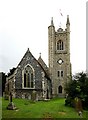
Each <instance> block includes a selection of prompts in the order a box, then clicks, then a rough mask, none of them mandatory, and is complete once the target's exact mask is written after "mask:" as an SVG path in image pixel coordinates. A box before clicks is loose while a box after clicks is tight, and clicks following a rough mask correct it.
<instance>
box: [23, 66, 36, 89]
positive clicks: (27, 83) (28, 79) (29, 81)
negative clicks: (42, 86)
mask: <svg viewBox="0 0 88 120" xmlns="http://www.w3.org/2000/svg"><path fill="white" fill-rule="evenodd" d="M25 87H26V88H33V87H34V75H33V69H32V68H31V67H30V66H29V65H28V66H27V67H25V69H24V88H25Z"/></svg>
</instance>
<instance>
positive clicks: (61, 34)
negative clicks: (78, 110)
mask: <svg viewBox="0 0 88 120" xmlns="http://www.w3.org/2000/svg"><path fill="white" fill-rule="evenodd" d="M48 61H49V66H48V67H47V65H46V64H45V62H44V61H43V59H42V58H41V55H40V56H39V59H38V60H37V59H36V58H35V57H34V56H33V55H32V53H31V51H30V50H29V48H28V50H27V51H26V53H25V55H24V56H23V58H22V59H21V61H20V62H19V64H18V65H17V67H16V68H15V69H14V71H13V72H12V73H11V74H8V76H7V79H6V85H5V95H9V94H10V93H12V95H13V97H16V98H27V99H35V100H44V99H50V98H52V97H64V96H65V95H66V92H65V89H64V88H65V86H66V84H67V83H68V81H69V80H70V78H71V63H70V21H69V16H67V21H66V29H65V30H63V29H62V28H61V27H59V28H58V30H57V31H56V30H55V26H54V23H53V18H52V19H51V25H50V26H49V27H48Z"/></svg>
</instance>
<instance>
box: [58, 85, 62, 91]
mask: <svg viewBox="0 0 88 120" xmlns="http://www.w3.org/2000/svg"><path fill="white" fill-rule="evenodd" d="M58 92H59V93H62V86H61V85H60V86H59V87H58Z"/></svg>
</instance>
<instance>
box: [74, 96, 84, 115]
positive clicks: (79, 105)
mask: <svg viewBox="0 0 88 120" xmlns="http://www.w3.org/2000/svg"><path fill="white" fill-rule="evenodd" d="M75 108H76V111H77V112H78V115H79V116H80V117H82V111H83V109H82V101H81V99H80V98H78V97H76V98H75Z"/></svg>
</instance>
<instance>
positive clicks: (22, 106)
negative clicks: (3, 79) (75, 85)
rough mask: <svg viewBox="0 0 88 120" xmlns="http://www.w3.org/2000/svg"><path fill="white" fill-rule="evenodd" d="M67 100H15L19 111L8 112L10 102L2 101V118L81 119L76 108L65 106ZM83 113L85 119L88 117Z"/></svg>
mask: <svg viewBox="0 0 88 120" xmlns="http://www.w3.org/2000/svg"><path fill="white" fill-rule="evenodd" d="M64 101H65V99H60V98H58V99H52V100H50V101H38V102H35V103H33V102H30V101H29V100H24V99H13V102H14V104H15V105H16V107H17V108H18V109H17V110H7V109H6V107H7V105H8V103H9V101H8V100H4V99H2V118H79V116H78V114H77V112H76V111H75V109H74V108H71V107H67V106H65V105H64ZM87 114H88V112H87V111H83V118H86V117H87V116H88V115H87Z"/></svg>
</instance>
